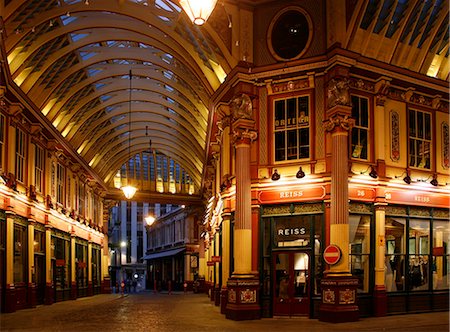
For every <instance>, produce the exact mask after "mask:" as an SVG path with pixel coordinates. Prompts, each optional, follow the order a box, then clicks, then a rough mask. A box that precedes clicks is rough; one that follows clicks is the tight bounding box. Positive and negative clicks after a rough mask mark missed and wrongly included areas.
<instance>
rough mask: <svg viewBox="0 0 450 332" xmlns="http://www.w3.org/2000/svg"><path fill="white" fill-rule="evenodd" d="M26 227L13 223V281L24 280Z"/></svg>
mask: <svg viewBox="0 0 450 332" xmlns="http://www.w3.org/2000/svg"><path fill="white" fill-rule="evenodd" d="M26 230H27V229H26V227H25V226H22V225H17V224H15V225H14V282H15V283H19V282H26V281H27V276H26V262H27V247H28V246H27V232H26Z"/></svg>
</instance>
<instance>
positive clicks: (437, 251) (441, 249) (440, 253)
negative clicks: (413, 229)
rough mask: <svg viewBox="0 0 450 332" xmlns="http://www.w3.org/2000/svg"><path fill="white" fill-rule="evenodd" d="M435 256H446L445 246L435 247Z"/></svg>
mask: <svg viewBox="0 0 450 332" xmlns="http://www.w3.org/2000/svg"><path fill="white" fill-rule="evenodd" d="M433 256H444V247H434V248H433Z"/></svg>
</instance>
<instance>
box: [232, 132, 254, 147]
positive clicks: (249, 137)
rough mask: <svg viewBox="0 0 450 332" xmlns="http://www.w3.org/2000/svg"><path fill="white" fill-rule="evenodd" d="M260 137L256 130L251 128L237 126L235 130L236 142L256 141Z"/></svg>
mask: <svg viewBox="0 0 450 332" xmlns="http://www.w3.org/2000/svg"><path fill="white" fill-rule="evenodd" d="M257 137H258V133H257V132H256V130H250V129H248V128H237V129H234V130H233V138H234V144H235V145H236V144H239V143H248V144H250V143H251V142H253V141H255V140H256V138H257Z"/></svg>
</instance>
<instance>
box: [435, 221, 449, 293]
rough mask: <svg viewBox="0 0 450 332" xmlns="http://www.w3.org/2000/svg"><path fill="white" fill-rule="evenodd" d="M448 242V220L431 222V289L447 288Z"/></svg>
mask: <svg viewBox="0 0 450 332" xmlns="http://www.w3.org/2000/svg"><path fill="white" fill-rule="evenodd" d="M449 242H450V228H449V222H448V221H434V222H433V246H432V250H433V251H432V253H433V262H432V269H431V270H432V275H433V289H449V285H450V283H449V277H448V276H449V274H450V260H449V257H450V256H449V247H448V245H449Z"/></svg>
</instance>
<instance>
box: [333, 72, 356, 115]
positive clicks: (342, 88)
mask: <svg viewBox="0 0 450 332" xmlns="http://www.w3.org/2000/svg"><path fill="white" fill-rule="evenodd" d="M336 105H343V106H351V105H352V102H351V99H350V93H349V84H348V80H347V79H339V80H337V79H334V78H333V79H331V80H330V82H329V83H328V108H332V107H334V106H336Z"/></svg>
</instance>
